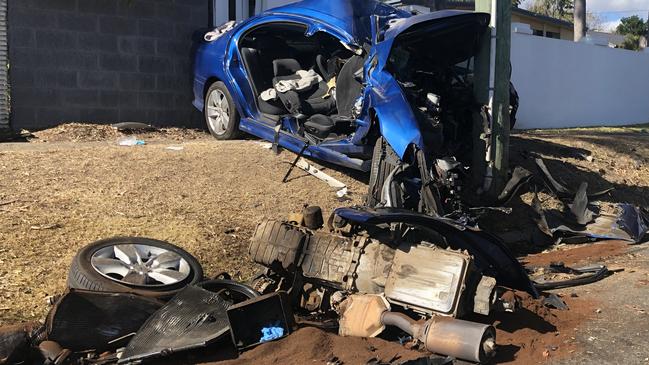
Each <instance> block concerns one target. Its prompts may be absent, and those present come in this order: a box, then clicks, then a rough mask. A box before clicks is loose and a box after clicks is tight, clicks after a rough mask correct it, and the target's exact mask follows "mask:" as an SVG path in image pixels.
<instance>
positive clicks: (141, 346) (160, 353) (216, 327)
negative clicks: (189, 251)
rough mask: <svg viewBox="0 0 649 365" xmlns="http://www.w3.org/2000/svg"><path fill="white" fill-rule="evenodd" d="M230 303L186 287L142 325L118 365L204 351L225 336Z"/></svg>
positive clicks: (203, 291)
mask: <svg viewBox="0 0 649 365" xmlns="http://www.w3.org/2000/svg"><path fill="white" fill-rule="evenodd" d="M231 304H232V302H230V301H227V300H225V299H223V298H222V297H221V295H220V293H214V292H211V291H208V290H205V289H202V288H199V287H196V286H187V287H185V288H184V289H183V290H181V291H180V292H179V293H178V294H176V296H174V297H173V298H172V299H171V300H170V301H169V302H168V303H167V304H165V305H164V307H162V308H160V310H158V311H157V312H155V313H154V314H153V315H152V316H151V317H149V319H148V320H147V321H146V323H144V325H142V327H141V328H140V330H139V331H138V332H137V334H136V335H135V336H134V337H133V338H132V339H131V341H130V342H129V343H128V345H127V346H126V349H125V350H124V352H123V353H122V356H121V358H120V360H119V362H118V363H120V364H123V363H133V362H136V361H142V360H146V359H152V358H156V357H164V356H168V355H171V354H172V353H176V352H179V351H185V350H190V349H196V348H201V347H205V346H207V345H209V344H211V343H213V342H214V341H216V340H217V339H219V338H221V337H222V336H224V335H225V334H227V333H228V331H229V329H230V327H229V325H228V320H227V316H226V312H225V311H226V309H227V308H228V307H229V306H230V305H231Z"/></svg>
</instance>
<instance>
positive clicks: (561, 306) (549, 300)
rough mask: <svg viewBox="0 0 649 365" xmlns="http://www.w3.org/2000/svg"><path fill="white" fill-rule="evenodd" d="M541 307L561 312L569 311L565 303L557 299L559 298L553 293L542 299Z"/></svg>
mask: <svg viewBox="0 0 649 365" xmlns="http://www.w3.org/2000/svg"><path fill="white" fill-rule="evenodd" d="M543 305H544V306H546V307H549V308H555V309H558V310H562V311H565V310H568V309H569V308H568V305H567V304H566V302H564V301H563V300H561V298H559V296H558V295H556V294H554V293H552V294H549V295H547V296H545V297H544V298H543Z"/></svg>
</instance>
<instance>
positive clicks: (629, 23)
mask: <svg viewBox="0 0 649 365" xmlns="http://www.w3.org/2000/svg"><path fill="white" fill-rule="evenodd" d="M647 27H649V20H647V22H645V21H644V20H642V18H640V17H639V16H637V15H633V16H630V17H625V18H622V19H620V24H619V25H618V26H617V28H616V29H615V31H616V32H617V33H618V34H623V35H624V43H622V48H624V49H630V50H633V51H638V50H640V37H642V36H644V35H646V34H647Z"/></svg>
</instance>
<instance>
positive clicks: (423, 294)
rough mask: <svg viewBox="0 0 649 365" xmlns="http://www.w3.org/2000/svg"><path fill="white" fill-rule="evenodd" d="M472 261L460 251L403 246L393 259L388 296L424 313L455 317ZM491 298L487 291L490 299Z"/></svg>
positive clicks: (393, 301)
mask: <svg viewBox="0 0 649 365" xmlns="http://www.w3.org/2000/svg"><path fill="white" fill-rule="evenodd" d="M471 264H472V260H471V257H470V256H469V255H467V254H464V253H461V252H454V251H450V250H444V249H441V248H439V247H437V246H433V245H430V246H429V245H417V246H410V245H406V244H404V245H401V246H399V247H398V249H397V250H396V253H395V255H394V258H393V259H392V266H391V268H390V273H389V274H388V278H387V282H386V285H385V296H386V297H387V298H388V300H390V302H391V303H395V304H399V305H402V306H406V307H410V308H412V309H414V310H417V311H421V312H422V313H439V314H444V315H449V316H456V315H457V314H458V311H459V310H460V299H461V297H462V294H463V292H464V289H466V287H467V282H466V281H467V280H466V279H467V276H468V274H469V271H470V265H471ZM476 295H478V293H477V292H476ZM490 297H491V293H488V295H487V300H488V299H489V298H490Z"/></svg>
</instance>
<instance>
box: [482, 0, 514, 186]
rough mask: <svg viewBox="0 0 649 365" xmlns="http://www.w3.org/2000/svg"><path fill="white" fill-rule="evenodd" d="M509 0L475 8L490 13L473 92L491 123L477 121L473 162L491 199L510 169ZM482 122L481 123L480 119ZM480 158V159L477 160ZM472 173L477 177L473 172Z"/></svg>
mask: <svg viewBox="0 0 649 365" xmlns="http://www.w3.org/2000/svg"><path fill="white" fill-rule="evenodd" d="M511 5H512V4H511V1H510V0H476V1H475V10H476V11H478V12H484V13H490V14H491V24H490V30H491V33H490V32H489V31H487V33H486V34H485V35H484V36H483V37H482V39H481V44H480V51H479V52H478V55H477V57H476V61H475V78H474V94H475V97H476V100H477V101H478V103H480V104H483V105H487V106H488V108H487V109H488V112H489V113H490V115H491V118H490V120H491V123H490V124H489V125H488V126H486V128H485V127H483V126H481V125H477V126H476V128H475V131H476V132H475V133H474V140H475V141H476V142H477V143H478V144H477V146H478V147H480V146H483V147H484V149H481V148H476V149H475V150H476V151H475V155H474V163H478V164H474V166H476V167H478V169H480V168H479V166H481V165H482V166H483V168H482V169H481V170H482V173H481V174H480V175H481V178H482V179H479V180H476V181H483V182H484V184H483V185H482V191H483V192H484V193H486V194H487V196H488V197H489V198H491V199H494V198H495V197H497V196H498V194H499V193H500V192H501V191H502V189H503V188H504V187H505V184H506V182H507V178H508V169H509V129H510V128H509V77H510V73H511V68H510V62H509V55H510V45H511ZM480 124H481V123H480ZM479 160H481V161H479ZM474 177H478V176H475V175H474Z"/></svg>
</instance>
